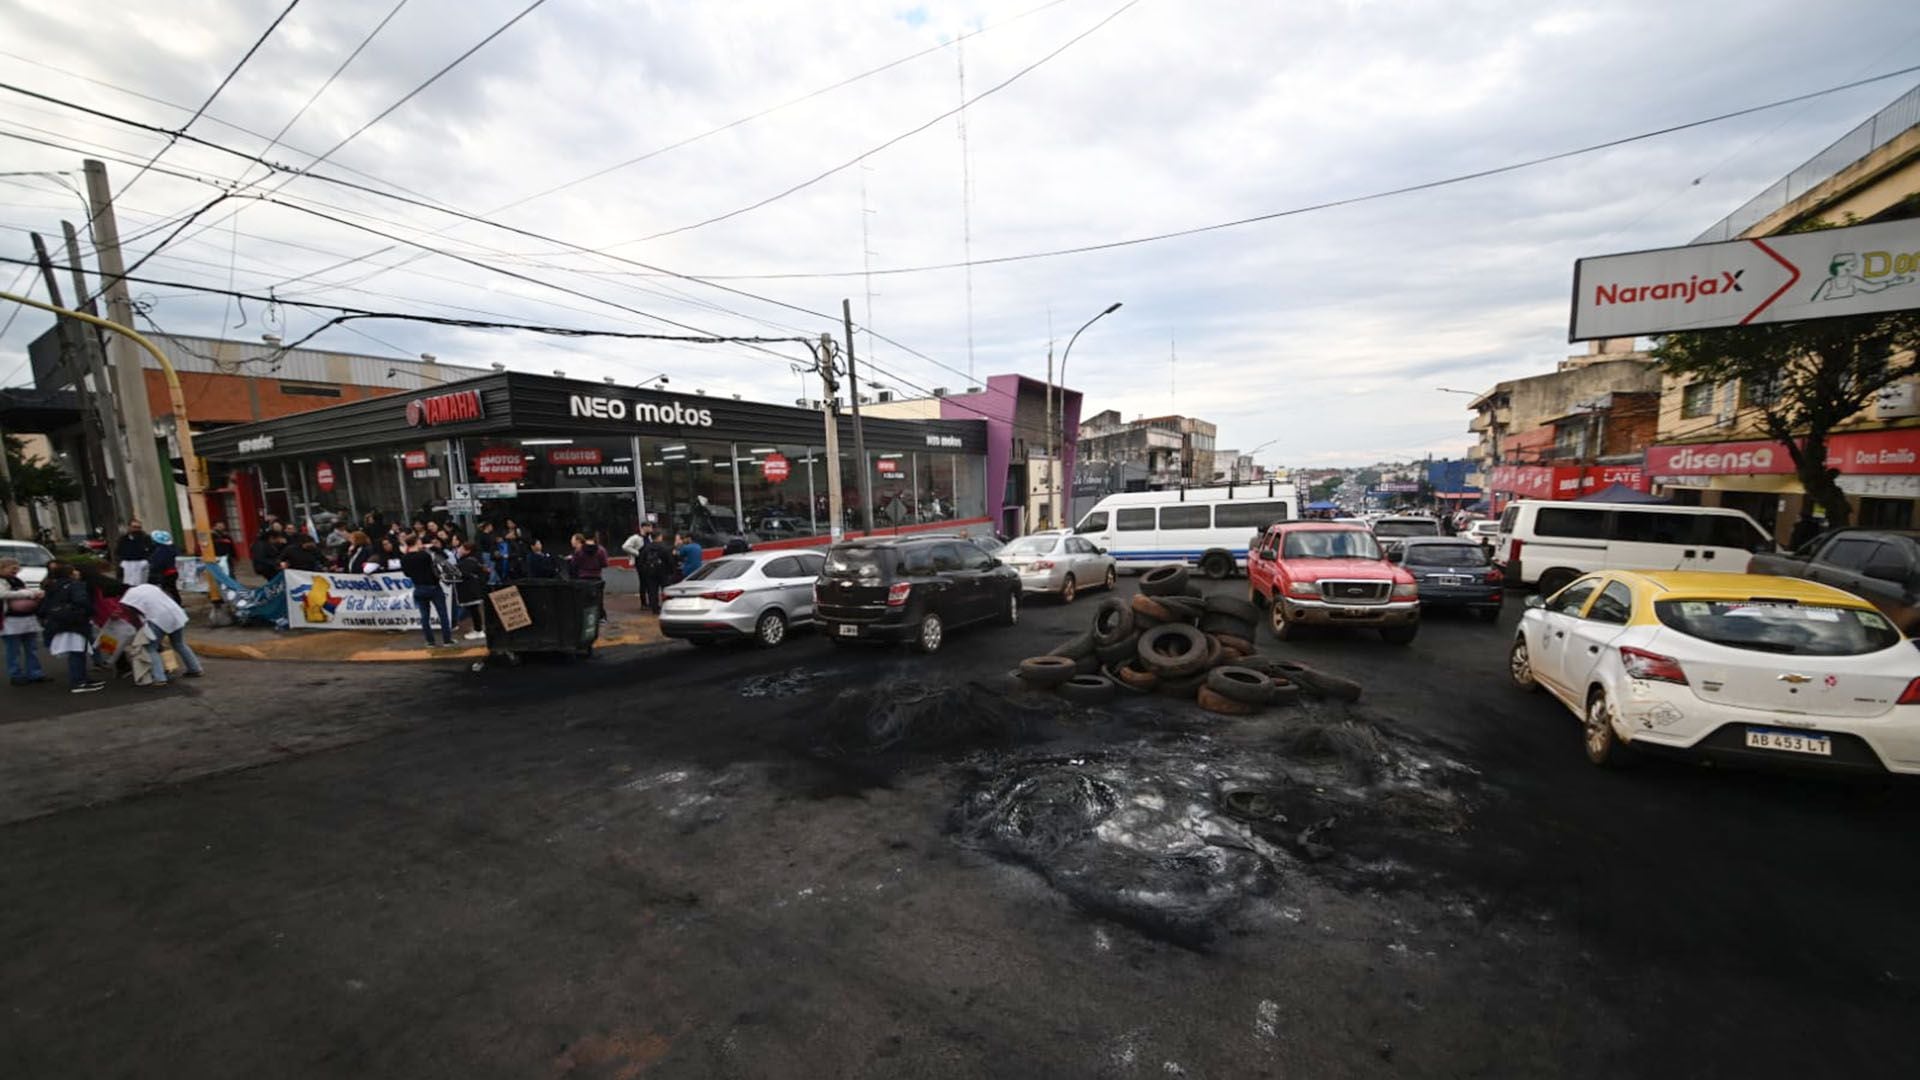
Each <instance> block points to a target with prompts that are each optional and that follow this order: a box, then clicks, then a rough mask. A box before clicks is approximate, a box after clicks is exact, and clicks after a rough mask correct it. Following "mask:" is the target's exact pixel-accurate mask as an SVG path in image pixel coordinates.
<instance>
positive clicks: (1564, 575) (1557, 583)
mask: <svg viewBox="0 0 1920 1080" xmlns="http://www.w3.org/2000/svg"><path fill="white" fill-rule="evenodd" d="M1579 576H1580V572H1579V571H1577V570H1569V569H1567V568H1566V567H1564V566H1556V567H1554V568H1553V569H1551V570H1547V571H1544V572H1543V573H1541V575H1540V582H1539V584H1537V585H1535V586H1534V589H1535V590H1536V591H1538V592H1539V593H1540V595H1541V596H1552V595H1553V594H1554V593H1557V592H1559V591H1560V590H1561V589H1564V588H1566V587H1567V585H1568V584H1569V583H1571V582H1572V581H1573V579H1574V578H1577V577H1579Z"/></svg>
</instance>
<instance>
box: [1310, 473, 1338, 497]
mask: <svg viewBox="0 0 1920 1080" xmlns="http://www.w3.org/2000/svg"><path fill="white" fill-rule="evenodd" d="M1339 493H1340V478H1339V477H1337V476H1330V477H1328V478H1327V479H1325V480H1322V481H1320V482H1319V483H1317V484H1315V485H1313V489H1312V490H1311V491H1310V492H1309V493H1308V494H1309V496H1310V498H1309V501H1311V502H1332V501H1333V497H1334V496H1335V495H1337V494H1339Z"/></svg>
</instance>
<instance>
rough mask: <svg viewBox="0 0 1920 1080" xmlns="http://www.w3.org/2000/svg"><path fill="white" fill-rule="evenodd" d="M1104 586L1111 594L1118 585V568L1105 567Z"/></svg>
mask: <svg viewBox="0 0 1920 1080" xmlns="http://www.w3.org/2000/svg"><path fill="white" fill-rule="evenodd" d="M1104 584H1105V586H1106V590H1107V591H1108V592H1112V591H1113V590H1114V588H1115V586H1117V585H1119V584H1120V569H1119V568H1118V567H1114V566H1109V567H1107V576H1106V579H1105V581H1104Z"/></svg>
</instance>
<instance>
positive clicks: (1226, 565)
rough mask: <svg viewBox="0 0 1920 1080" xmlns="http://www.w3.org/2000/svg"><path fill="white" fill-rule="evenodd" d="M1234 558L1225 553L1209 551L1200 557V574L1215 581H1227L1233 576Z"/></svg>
mask: <svg viewBox="0 0 1920 1080" xmlns="http://www.w3.org/2000/svg"><path fill="white" fill-rule="evenodd" d="M1233 571H1234V564H1233V556H1232V555H1229V554H1227V553H1226V552H1224V551H1209V552H1207V553H1206V554H1205V555H1202V556H1200V572H1201V573H1203V574H1205V575H1207V577H1208V578H1210V579H1211V580H1214V581H1225V580H1226V579H1228V578H1230V577H1232V576H1233Z"/></svg>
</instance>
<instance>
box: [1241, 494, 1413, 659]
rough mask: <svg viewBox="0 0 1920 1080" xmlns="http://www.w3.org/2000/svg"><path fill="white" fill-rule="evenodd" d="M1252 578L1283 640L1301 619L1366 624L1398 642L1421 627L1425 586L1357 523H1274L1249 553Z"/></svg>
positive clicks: (1253, 596)
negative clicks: (1383, 553)
mask: <svg viewBox="0 0 1920 1080" xmlns="http://www.w3.org/2000/svg"><path fill="white" fill-rule="evenodd" d="M1247 583H1248V590H1249V593H1250V595H1249V596H1248V599H1250V600H1252V601H1253V602H1254V604H1255V605H1256V606H1262V605H1264V606H1265V607H1266V609H1267V611H1268V614H1269V617H1270V618H1271V620H1272V626H1273V636H1274V637H1277V638H1280V639H1281V640H1283V641H1284V640H1286V638H1287V637H1288V636H1289V635H1290V634H1292V633H1293V628H1294V627H1296V626H1302V625H1307V626H1359V627H1368V628H1372V629H1377V630H1379V631H1380V636H1381V637H1383V638H1385V639H1386V640H1388V641H1390V642H1392V643H1394V644H1395V645H1405V644H1407V643H1408V642H1410V641H1412V640H1413V638H1414V635H1415V634H1417V633H1419V632H1420V586H1419V585H1418V584H1416V583H1415V582H1414V580H1413V575H1412V574H1409V573H1407V572H1406V571H1405V570H1402V569H1401V568H1400V567H1398V566H1395V565H1394V564H1392V563H1390V562H1388V561H1386V559H1384V558H1383V557H1381V554H1380V545H1379V544H1378V543H1376V542H1375V541H1374V539H1373V533H1371V532H1369V531H1367V530H1366V529H1364V528H1362V527H1360V526H1358V525H1336V524H1333V523H1331V522H1312V521H1294V522H1286V523H1283V524H1279V525H1273V526H1270V527H1269V528H1268V529H1267V531H1266V532H1265V533H1264V534H1262V535H1261V536H1260V538H1259V540H1258V541H1257V542H1256V543H1255V544H1254V545H1253V547H1252V548H1251V549H1250V550H1249V551H1248V552H1247Z"/></svg>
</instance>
